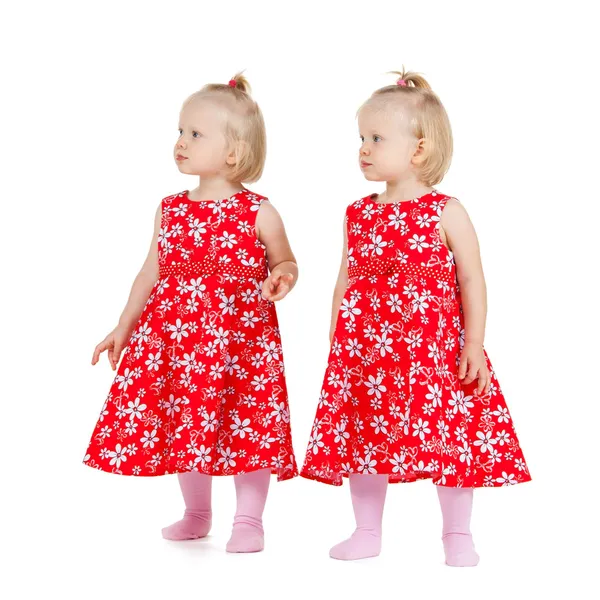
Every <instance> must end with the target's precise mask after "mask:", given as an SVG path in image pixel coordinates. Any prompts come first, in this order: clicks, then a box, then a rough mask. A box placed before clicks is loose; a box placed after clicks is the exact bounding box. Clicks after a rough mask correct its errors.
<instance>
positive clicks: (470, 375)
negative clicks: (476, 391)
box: [465, 365, 479, 384]
mask: <svg viewBox="0 0 600 600" xmlns="http://www.w3.org/2000/svg"><path fill="white" fill-rule="evenodd" d="M478 371H479V369H478V368H477V367H475V366H473V365H471V366H470V367H469V373H468V375H467V377H466V379H465V383H466V384H469V383H473V381H475V379H476V378H477V372H478Z"/></svg>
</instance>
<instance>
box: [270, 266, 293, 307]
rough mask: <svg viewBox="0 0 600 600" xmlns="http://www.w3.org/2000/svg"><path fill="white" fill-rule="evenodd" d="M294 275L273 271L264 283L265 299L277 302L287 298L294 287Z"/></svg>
mask: <svg viewBox="0 0 600 600" xmlns="http://www.w3.org/2000/svg"><path fill="white" fill-rule="evenodd" d="M293 280H294V276H293V275H292V274H291V273H277V274H275V275H273V273H271V274H270V275H269V276H268V277H267V278H266V279H265V280H264V281H263V284H262V296H263V298H264V299H265V300H270V301H271V302H275V301H277V300H281V299H282V298H285V297H286V296H287V294H288V293H289V291H290V290H291V289H292V281H293Z"/></svg>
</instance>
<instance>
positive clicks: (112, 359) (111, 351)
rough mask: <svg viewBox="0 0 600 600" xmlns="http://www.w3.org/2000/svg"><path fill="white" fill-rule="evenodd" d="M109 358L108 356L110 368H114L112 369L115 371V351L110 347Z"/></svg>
mask: <svg viewBox="0 0 600 600" xmlns="http://www.w3.org/2000/svg"><path fill="white" fill-rule="evenodd" d="M107 356H108V362H109V363H110V366H111V367H112V369H113V371H114V370H115V360H114V358H113V349H112V347H110V348H109V349H108V352H107Z"/></svg>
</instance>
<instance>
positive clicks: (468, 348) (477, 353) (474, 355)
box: [458, 342, 492, 396]
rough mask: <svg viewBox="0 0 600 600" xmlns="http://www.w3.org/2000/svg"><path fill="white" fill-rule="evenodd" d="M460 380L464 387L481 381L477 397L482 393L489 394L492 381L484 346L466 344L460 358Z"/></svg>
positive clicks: (472, 343) (473, 343) (471, 343)
mask: <svg viewBox="0 0 600 600" xmlns="http://www.w3.org/2000/svg"><path fill="white" fill-rule="evenodd" d="M458 378H459V379H460V380H461V383H462V384H463V385H468V384H469V383H471V382H473V381H475V379H479V384H478V386H477V395H478V396H480V395H481V392H482V391H485V393H486V394H487V393H488V392H489V390H490V384H491V383H492V379H491V377H490V372H489V371H488V368H487V364H486V362H485V354H484V353H483V346H482V345H481V344H478V343H475V342H465V345H464V346H463V350H462V354H461V357H460V365H459V367H458Z"/></svg>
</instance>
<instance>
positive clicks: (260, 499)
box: [226, 469, 271, 552]
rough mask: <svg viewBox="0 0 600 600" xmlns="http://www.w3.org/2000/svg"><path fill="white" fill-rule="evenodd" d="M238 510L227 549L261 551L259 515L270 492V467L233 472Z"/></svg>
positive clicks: (230, 550)
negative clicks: (235, 473)
mask: <svg viewBox="0 0 600 600" xmlns="http://www.w3.org/2000/svg"><path fill="white" fill-rule="evenodd" d="M234 480H235V492H236V496H237V510H236V511H235V517H234V519H233V531H232V532H231V538H229V541H228V542H227V546H226V550H227V552H260V551H261V550H262V549H263V548H264V547H265V538H264V531H263V526H262V515H263V511H264V509H265V503H266V501H267V493H268V492H269V483H270V481H271V470H270V469H260V470H259V471H253V472H252V473H244V474H242V475H235V477H234Z"/></svg>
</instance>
